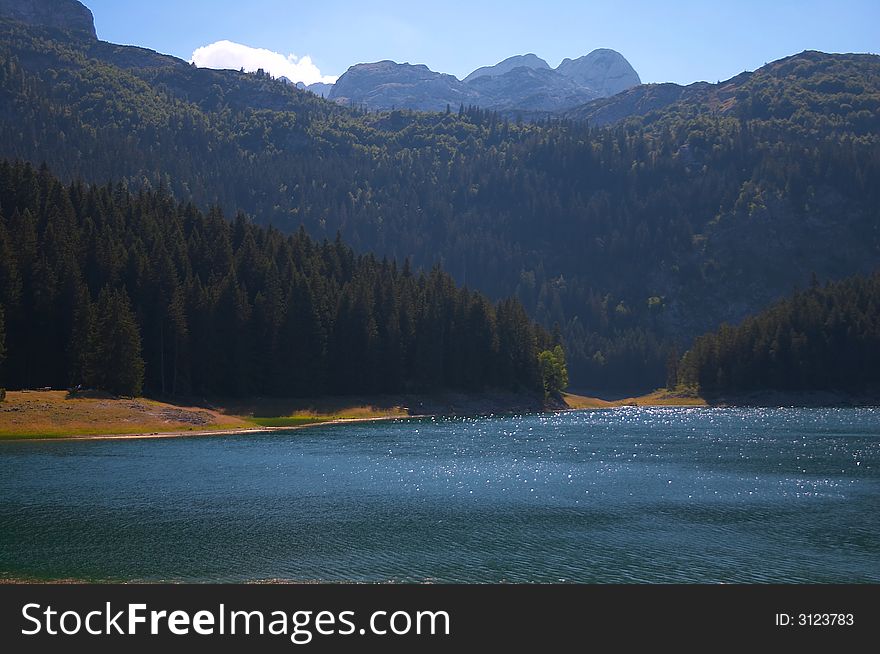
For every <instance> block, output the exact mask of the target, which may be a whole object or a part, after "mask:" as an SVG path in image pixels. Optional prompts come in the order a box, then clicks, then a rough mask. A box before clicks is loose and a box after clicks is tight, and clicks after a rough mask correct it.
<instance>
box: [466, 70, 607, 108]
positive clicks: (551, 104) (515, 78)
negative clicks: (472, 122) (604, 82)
mask: <svg viewBox="0 0 880 654" xmlns="http://www.w3.org/2000/svg"><path fill="white" fill-rule="evenodd" d="M466 86H467V87H468V88H469V90H470V91H472V92H473V93H475V94H476V97H477V100H476V101H475V104H478V105H479V106H480V107H482V108H484V109H491V110H493V111H500V112H502V113H504V114H510V113H519V112H556V111H563V110H565V109H567V108H569V107H574V106H577V105H581V104H583V103H584V102H587V101H589V100H592V99H594V98H596V97H598V94H597V93H596V92H595V91H593V89H590V88H588V87H585V86H582V85H580V84H578V83H577V82H575V81H574V80H571V79H569V78H567V77H563V76H562V75H560V74H559V73H557V72H556V71H555V70H551V69H550V68H546V69H544V68H525V67H519V68H515V69H513V70H510V71H508V72H506V73H504V74H502V75H483V76H480V77H477V78H475V79H474V80H472V81H471V82H468V83H467V85H466Z"/></svg>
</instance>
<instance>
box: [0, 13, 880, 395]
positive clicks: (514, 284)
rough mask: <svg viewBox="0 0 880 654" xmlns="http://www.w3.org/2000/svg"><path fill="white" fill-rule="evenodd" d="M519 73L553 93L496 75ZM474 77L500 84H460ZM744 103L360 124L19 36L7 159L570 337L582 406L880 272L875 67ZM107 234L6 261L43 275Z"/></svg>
mask: <svg viewBox="0 0 880 654" xmlns="http://www.w3.org/2000/svg"><path fill="white" fill-rule="evenodd" d="M522 70H525V71H527V73H528V74H529V75H530V76H531V75H534V76H535V77H538V76H540V75H546V74H549V73H554V74H558V72H557V71H546V70H543V71H542V70H529V69H524V68H518V69H515V70H513V71H509V72H508V73H506V75H513V74H514V73H517V71H522ZM415 72H416V73H417V75H428V74H429V73H430V71H429V72H428V73H426V72H425V71H424V70H421V71H415ZM434 75H436V74H434ZM501 77H503V76H501ZM453 79H454V78H453ZM481 79H488V80H489V81H492V80H494V79H496V78H492V77H489V78H486V76H482V77H481V78H478V79H477V80H474V81H472V82H469V83H467V84H465V83H464V82H460V81H458V80H456V82H457V83H458V84H461V85H463V86H465V87H467V88H471V87H473V86H475V85H477V83H478V82H479V81H480V80H481ZM441 81H443V80H441ZM447 81H448V80H447ZM569 81H570V80H569ZM530 83H531V82H530ZM535 83H537V82H535ZM730 83H731V84H732V86H731V88H730V89H726V90H724V91H723V92H722V88H721V87H718V88H716V85H709V86H712V87H713V89H714V90H713V91H712V92H711V93H708V94H705V95H700V94H696V95H695V96H694V98H693V99H691V100H687V99H686V100H682V101H676V102H673V103H672V104H668V105H666V106H663V107H661V108H659V109H656V110H654V111H653V112H651V113H648V114H646V115H644V116H632V117H630V118H629V119H628V120H623V121H620V122H618V123H615V124H613V125H610V126H608V127H604V128H597V127H594V126H590V125H589V124H586V123H584V122H583V121H575V120H571V121H569V120H563V121H548V122H541V123H527V122H523V123H518V122H516V121H511V120H507V119H505V117H504V115H500V114H498V113H496V112H491V111H486V110H481V109H478V108H476V107H474V106H471V107H468V106H467V105H466V106H465V109H464V110H463V111H460V112H459V111H458V110H455V111H452V112H450V113H448V114H447V113H446V112H445V106H444V110H443V111H441V112H440V113H415V112H408V111H393V112H387V111H381V112H370V113H365V112H361V111H351V110H349V109H346V108H345V107H341V106H339V105H338V104H336V103H333V102H328V101H325V100H322V99H321V98H319V97H316V96H315V95H314V94H312V93H306V92H303V91H301V90H298V89H297V88H295V86H294V85H291V84H286V83H284V82H282V81H279V80H275V79H272V78H271V77H270V76H268V75H266V74H243V73H240V72H237V71H214V70H205V69H199V68H196V67H194V66H191V65H189V64H188V63H187V62H184V61H181V60H178V59H174V58H173V57H167V56H164V55H159V54H157V53H155V52H152V51H149V50H145V49H142V48H132V47H125V46H117V45H113V44H109V43H103V42H101V41H94V40H86V39H82V38H78V37H76V36H75V35H72V34H70V33H64V32H60V31H58V30H55V29H50V28H40V27H36V26H33V25H30V26H29V25H24V24H22V23H20V22H12V21H9V20H6V21H0V115H2V116H3V117H4V119H3V120H2V121H0V157H3V158H8V159H19V160H25V161H30V162H33V163H34V164H36V165H39V164H41V163H42V162H46V163H47V164H48V166H49V167H50V169H51V170H52V171H54V172H55V173H56V174H57V175H58V176H59V177H60V178H61V179H62V180H63V181H64V182H65V183H68V182H71V181H73V180H77V179H82V180H85V181H92V182H97V183H102V184H103V183H106V181H107V180H109V179H112V180H114V181H116V182H118V184H119V186H120V188H122V189H125V188H126V187H127V188H129V189H132V190H134V191H135V192H137V191H138V190H139V189H147V190H149V189H163V190H167V191H170V192H172V193H173V195H174V197H175V198H176V200H178V201H180V202H182V203H187V202H192V203H193V206H194V208H198V207H201V208H208V207H211V206H217V207H219V208H222V209H223V210H224V211H225V212H226V214H227V215H235V214H236V212H237V211H238V210H242V211H245V212H247V214H248V215H249V216H251V217H252V219H253V221H254V222H256V223H260V224H263V225H272V226H273V228H274V229H275V230H279V231H282V232H286V233H295V232H297V230H298V229H299V228H300V226H302V227H303V228H304V229H305V230H306V231H307V233H309V234H310V235H311V236H312V237H313V238H315V239H317V240H318V241H321V240H322V239H327V240H329V241H333V240H334V239H335V237H336V234H337V232H338V233H340V234H341V236H342V238H343V239H345V241H346V242H347V243H349V244H350V245H351V246H352V247H353V248H355V250H356V251H358V252H362V253H366V252H373V253H376V255H377V256H378V257H382V256H388V257H391V258H394V259H396V260H397V261H403V260H404V259H407V258H408V259H410V261H411V262H412V265H413V266H414V267H415V268H416V269H418V268H430V267H431V266H433V265H434V264H441V265H442V266H443V268H444V269H445V270H447V271H448V272H449V273H450V274H451V275H453V276H454V278H455V279H456V281H457V282H458V283H460V284H463V285H466V286H467V287H468V288H472V289H479V290H480V291H482V292H484V293H486V294H487V295H488V296H489V297H491V298H493V299H497V298H501V297H505V296H508V295H511V294H515V295H516V296H517V297H518V298H519V299H520V300H521V301H522V303H523V305H524V306H525V308H526V309H527V311H528V312H529V313H530V315H531V316H532V317H534V318H535V319H536V320H538V321H539V322H540V323H541V324H542V325H544V326H545V327H547V328H551V329H552V328H554V326H558V333H559V334H560V335H561V337H562V339H563V340H564V342H565V345H566V351H567V357H568V362H569V373H570V377H571V379H572V383H573V385H575V386H576V387H579V388H581V389H600V390H601V389H606V390H607V389H610V388H620V387H624V386H626V387H628V388H632V389H633V390H636V388H634V387H638V388H645V387H652V386H653V387H656V386H658V385H660V384H662V383H663V382H664V381H665V380H666V367H667V362H668V361H674V360H675V358H676V357H677V355H676V351H677V352H681V351H684V350H685V349H687V347H688V346H689V345H690V342H691V339H693V338H694V337H696V336H698V335H700V334H702V333H705V332H707V331H709V330H712V329H715V328H717V327H718V325H719V324H721V323H722V322H724V321H728V322H735V321H739V320H742V319H743V318H744V317H745V316H747V315H749V314H751V313H754V312H756V311H758V310H760V309H762V308H764V307H766V306H767V305H768V304H769V303H771V302H773V301H774V300H777V299H778V298H780V297H783V296H785V295H788V294H790V293H791V290H792V288H794V287H795V286H801V287H803V286H805V285H806V284H808V283H809V281H810V279H811V277H812V274H813V273H815V274H816V275H818V277H819V278H821V279H829V280H830V279H837V278H841V277H844V276H847V275H851V274H854V273H864V272H870V271H871V270H873V269H874V268H876V267H877V266H878V264H880V230H878V225H880V215H878V207H880V185H878V184H877V183H876V181H875V180H877V179H880V57H876V56H870V55H828V54H822V53H809V52H808V53H802V54H800V55H796V56H793V57H789V58H787V59H785V60H782V61H779V62H773V63H771V64H769V65H768V66H765V67H764V68H762V69H760V70H758V71H755V72H754V73H751V74H744V75H743V76H742V77H741V79H737V78H734V80H733V81H731V82H730ZM723 86H724V85H722V87H723ZM638 88H641V87H638ZM698 90H699V89H695V92H696V91H698ZM699 93H703V91H700V92H699ZM449 104H451V105H452V103H451V102H450V103H449ZM452 106H456V105H452ZM84 201H85V200H83V199H78V197H77V196H74V197H73V199H72V202H73V207H74V209H76V207H77V206H79V203H82V202H84ZM0 210H2V212H4V213H5V212H6V211H8V210H9V209H8V208H7V207H6V206H5V204H4V206H2V207H0ZM22 215H23V214H22ZM21 217H22V216H21V215H20V216H19V217H18V218H15V221H16V224H17V225H18V224H20V223H19V222H18V221H20V219H21ZM7 219H8V220H12V216H11V215H10V216H7ZM16 229H18V228H16ZM98 233H99V232H97V231H96V232H90V231H88V230H86V231H85V232H84V235H83V236H82V239H85V240H78V241H72V242H67V241H65V240H62V239H57V238H54V237H53V238H49V239H48V240H47V241H46V243H45V244H42V245H41V247H40V248H39V250H34V249H33V248H30V247H29V248H26V249H27V252H28V254H21V255H19V254H16V255H15V256H16V257H19V256H23V257H27V258H28V261H29V262H30V263H29V264H28V265H29V268H28V270H41V269H45V268H46V266H48V265H49V263H51V262H53V261H55V259H56V258H57V257H65V256H68V255H67V254H65V253H66V252H80V251H82V249H83V248H86V249H88V248H91V247H93V243H94V241H93V240H89V239H92V236H90V234H91V235H95V234H98ZM193 238H200V237H197V236H194V237H193ZM25 242H26V243H30V242H31V240H30V239H26V241H25ZM830 244H833V247H831V246H830ZM218 247H219V246H218ZM222 250H223V248H222V247H219V249H218V252H221V251H222ZM204 252H205V254H204V256H211V255H210V254H209V253H210V252H211V248H207V249H206V250H204ZM221 253H222V252H221ZM11 256H12V255H11V254H10V255H5V254H4V255H3V256H0V264H2V263H3V262H5V261H7V260H9V259H10V257H11ZM107 265H109V266H110V267H111V270H110V271H109V272H108V274H111V275H112V276H115V277H114V278H121V277H122V276H124V275H130V274H135V273H136V271H137V270H139V268H138V266H137V265H131V266H129V265H127V264H125V265H123V264H118V263H114V262H113V260H112V258H111V259H109V260H108V264H107ZM34 266H36V267H34ZM90 270H91V269H90ZM56 272H57V271H56ZM95 274H97V269H95ZM102 274H103V273H102ZM10 279H11V278H10V277H9V275H7V274H6V273H4V271H3V269H2V265H0V289H3V288H8V287H12V286H17V285H18V284H22V285H31V286H30V288H34V287H33V286H32V284H33V283H34V280H35V279H40V280H41V282H42V281H45V285H44V286H41V287H39V292H40V293H45V294H46V297H54V294H56V293H57V292H59V291H58V289H59V288H61V286H60V285H61V281H62V279H63V277H62V276H61V275H60V274H54V273H53V276H52V277H51V278H48V277H47V278H44V277H40V276H39V275H37V276H36V277H35V276H33V275H32V276H31V277H29V278H26V279H24V280H12V281H10ZM205 283H206V282H205ZM247 286H248V288H250V284H249V283H248V284H247ZM29 292H30V291H29Z"/></svg>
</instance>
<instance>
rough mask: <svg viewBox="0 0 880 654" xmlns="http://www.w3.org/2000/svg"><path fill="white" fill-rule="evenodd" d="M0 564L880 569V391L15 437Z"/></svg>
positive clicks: (579, 571)
mask: <svg viewBox="0 0 880 654" xmlns="http://www.w3.org/2000/svg"><path fill="white" fill-rule="evenodd" d="M0 577H11V578H77V579H89V580H147V581H158V580H165V581H212V582H214V581H250V580H268V579H285V580H293V581H400V582H426V581H428V582H559V581H565V582H602V583H606V582H685V583H689V582H711V583H716V582H875V583H876V582H880V411H878V410H876V409H618V410H612V411H594V412H578V413H566V414H556V415H533V416H513V417H497V418H480V419H436V420H414V421H395V422H386V423H371V424H359V425H345V426H326V427H316V428H311V429H306V430H299V431H291V432H276V433H273V434H268V435H259V436H235V437H231V436H230V437H211V438H184V439H165V440H140V441H89V442H40V443H37V442H31V443H26V442H20V443H0Z"/></svg>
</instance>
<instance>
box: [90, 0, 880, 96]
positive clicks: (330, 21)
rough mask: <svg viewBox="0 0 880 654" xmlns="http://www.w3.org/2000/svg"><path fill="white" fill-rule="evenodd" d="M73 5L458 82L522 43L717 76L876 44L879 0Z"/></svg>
mask: <svg viewBox="0 0 880 654" xmlns="http://www.w3.org/2000/svg"><path fill="white" fill-rule="evenodd" d="M84 1H85V4H86V5H88V6H89V7H90V8H91V9H92V11H93V13H94V14H95V24H96V26H97V30H98V36H99V38H101V39H103V40H106V41H112V42H115V43H125V44H134V45H142V46H145V47H148V48H152V49H154V50H159V51H160V52H164V53H168V54H173V55H176V56H178V57H181V58H183V59H187V60H190V59H191V58H192V57H193V52H194V51H195V50H197V49H198V48H201V47H203V46H208V45H210V44H216V43H217V42H219V41H228V42H231V43H221V44H217V45H213V46H211V47H210V48H208V49H206V50H202V51H201V52H200V54H199V56H197V57H196V61H197V63H200V64H202V63H204V64H206V65H214V66H215V67H222V66H226V67H235V68H239V67H241V66H245V67H246V68H252V67H255V66H256V64H257V63H262V62H267V64H268V65H265V66H264V67H265V68H267V70H270V72H273V73H274V74H275V75H279V74H282V73H283V72H287V71H289V72H290V73H291V74H294V75H300V76H301V77H302V78H303V79H304V80H305V81H307V82H312V81H318V80H319V79H320V78H322V77H323V76H338V75H341V74H342V73H344V72H345V70H346V69H347V68H348V67H349V66H350V65H352V64H355V63H359V62H366V61H377V60H380V59H393V60H395V61H399V62H405V61H408V62H410V63H423V64H426V65H427V66H428V67H429V68H431V69H433V70H437V71H441V72H446V73H452V74H454V75H457V76H458V77H459V78H461V77H464V76H465V75H467V74H468V73H469V72H471V71H472V70H473V69H475V68H477V67H479V66H483V65H487V64H493V63H497V62H498V61H500V60H501V59H504V58H506V57H508V56H510V55H513V54H523V53H526V52H534V53H535V54H537V55H539V56H540V57H543V58H544V59H546V60H547V61H548V62H549V63H550V65H551V66H556V65H557V64H558V63H559V62H560V61H561V60H562V59H564V58H565V57H572V58H575V57H578V56H581V55H584V54H587V53H588V52H590V51H591V50H593V49H595V48H600V47H606V48H613V49H615V50H618V51H620V52H621V53H622V54H623V55H624V56H625V57H626V58H627V59H628V60H629V61H630V63H631V64H632V65H633V67H634V68H635V69H636V70H637V71H638V72H639V74H640V75H641V77H642V80H643V81H645V82H666V81H672V82H679V83H685V84H686V83H690V82H694V81H698V80H707V81H710V82H715V81H718V80H723V79H727V78H729V77H732V76H733V75H736V74H737V73H739V72H742V71H743V70H754V69H755V68H758V67H760V66H761V65H763V64H764V63H765V62H769V61H773V60H774V59H779V58H781V57H785V56H787V55H791V54H794V53H797V52H801V51H802V50H823V51H825V52H873V53H877V52H878V51H880V27H878V26H880V0H836V1H832V0H797V1H795V0H780V1H774V0H736V1H732V0H728V1H724V2H722V1H715V2H712V1H705V2H696V1H692V0H686V1H684V2H677V1H675V0H672V1H666V2H644V1H642V0H614V1H613V2H605V1H602V2H589V1H581V2H577V1H563V0H558V1H557V0H543V1H537V0H529V1H527V2H526V1H521V0H504V1H498V2H496V1H490V2H478V1H476V0H470V1H467V2H463V1H461V0H445V1H443V2H418V1H417V0H410V1H409V2H392V1H391V0H369V1H367V2H341V1H338V0H317V1H315V0H310V1H303V2H300V1H298V0H293V1H291V0H248V1H247V2H244V1H242V0H183V1H181V0H173V1H172V0H150V2H136V3H135V2H120V1H119V0H84ZM242 45H243V46H248V47H247V48H242V47H240V46H242ZM251 48H260V49H263V50H265V51H263V52H255V51H253V50H251ZM289 55H293V57H289ZM305 57H308V59H305V60H304V59H303V58H305ZM239 62H241V63H239ZM235 64H238V65H235ZM273 67H274V68H275V70H272V68H273ZM288 76H290V75H288ZM295 81H297V80H295Z"/></svg>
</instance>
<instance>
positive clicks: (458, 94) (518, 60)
mask: <svg viewBox="0 0 880 654" xmlns="http://www.w3.org/2000/svg"><path fill="white" fill-rule="evenodd" d="M639 83H640V80H639V76H638V75H637V74H636V72H635V71H634V70H633V68H632V66H630V65H629V62H627V60H626V59H624V58H623V56H622V55H620V54H619V53H617V52H614V51H613V50H596V51H594V52H592V53H590V54H589V55H587V56H586V57H581V58H580V59H576V60H574V61H572V60H571V59H566V60H565V61H564V62H563V63H562V64H561V65H560V67H559V68H558V69H556V70H553V69H552V68H550V66H549V65H548V64H547V62H546V61H544V60H543V59H540V58H539V57H537V56H536V55H533V54H527V55H518V56H516V57H510V58H509V59H505V60H504V61H502V62H501V63H499V64H496V65H495V66H487V67H484V68H478V69H477V70H475V71H474V72H473V73H471V74H470V75H468V76H467V77H466V78H465V79H464V80H463V81H461V80H459V79H457V78H456V77H453V76H452V75H445V74H443V73H436V72H434V71H432V70H430V69H428V67H427V66H423V65H418V66H414V65H411V64H398V63H395V62H393V61H379V62H376V63H372V64H358V65H356V66H352V67H351V68H349V69H348V71H347V72H346V73H345V74H344V75H343V76H342V77H340V78H339V80H338V81H337V82H336V84H335V85H334V87H333V88H332V89H331V90H330V93H329V95H326V94H325V97H329V98H330V99H331V100H335V101H336V102H339V103H340V104H346V105H355V106H364V107H367V108H369V109H380V110H381V109H391V108H397V109H414V110H417V111H443V110H445V109H446V107H447V106H450V107H452V108H456V109H457V108H458V106H459V105H461V104H464V105H477V106H480V107H482V108H484V109H494V110H498V111H503V112H538V113H540V112H545V113H546V112H558V111H563V110H567V109H571V108H573V107H577V106H580V105H583V104H585V103H587V102H590V101H591V100H595V99H597V98H603V97H606V96H608V95H611V94H613V93H618V92H619V91H622V90H625V89H628V88H630V87H632V86H635V85H637V84H639Z"/></svg>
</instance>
